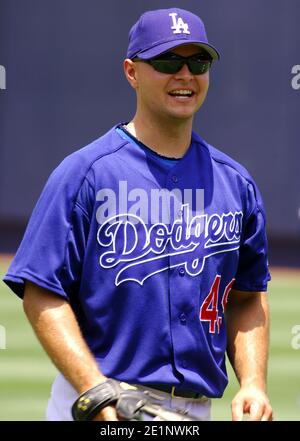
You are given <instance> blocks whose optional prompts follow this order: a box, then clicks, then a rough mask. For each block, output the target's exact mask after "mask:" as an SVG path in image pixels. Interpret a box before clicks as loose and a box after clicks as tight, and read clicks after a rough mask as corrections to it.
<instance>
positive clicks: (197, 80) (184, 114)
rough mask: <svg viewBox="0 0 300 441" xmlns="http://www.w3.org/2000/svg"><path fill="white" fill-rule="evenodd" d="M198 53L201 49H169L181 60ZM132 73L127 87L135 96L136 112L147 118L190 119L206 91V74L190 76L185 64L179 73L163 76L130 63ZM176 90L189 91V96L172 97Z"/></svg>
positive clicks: (148, 68) (142, 64)
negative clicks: (129, 86) (130, 88)
mask: <svg viewBox="0 0 300 441" xmlns="http://www.w3.org/2000/svg"><path fill="white" fill-rule="evenodd" d="M201 51H202V49H201V48H199V47H197V46H195V45H193V44H189V45H184V46H178V47H177V48H174V49H172V52H173V53H175V54H177V55H181V56H184V57H188V56H191V55H195V54H198V53H200V52H201ZM202 52H203V51H202ZM134 69H135V81H134V82H133V83H132V82H131V81H130V83H131V84H132V86H133V87H134V88H135V89H136V92H137V99H138V111H139V112H144V113H145V114H146V115H147V114H148V115H149V116H151V114H155V115H156V116H161V117H168V118H171V119H174V120H186V119H191V118H192V117H193V115H194V114H195V113H196V112H197V111H198V110H199V108H200V107H201V106H202V104H203V102H204V100H205V97H206V94H207V91H208V87H209V72H207V73H205V74H202V75H193V74H192V73H191V72H190V71H189V68H188V66H187V65H186V64H185V65H184V66H183V67H182V69H181V70H180V71H179V72H177V73H175V74H165V73H160V72H157V71H156V70H155V69H154V68H153V67H152V66H151V65H149V64H147V63H144V62H139V61H137V62H135V63H134ZM180 90H181V91H182V90H189V91H192V95H191V96H179V94H177V95H176V91H177V92H178V91H180ZM149 112H150V114H149Z"/></svg>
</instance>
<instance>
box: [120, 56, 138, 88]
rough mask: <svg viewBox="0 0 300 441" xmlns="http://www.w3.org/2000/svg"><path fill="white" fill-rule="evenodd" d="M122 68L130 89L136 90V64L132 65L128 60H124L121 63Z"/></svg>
mask: <svg viewBox="0 0 300 441" xmlns="http://www.w3.org/2000/svg"><path fill="white" fill-rule="evenodd" d="M123 68H124V73H125V76H126V78H127V81H128V82H129V84H130V85H131V87H133V89H135V90H136V89H137V87H138V81H137V77H138V75H137V69H136V63H134V62H133V61H132V60H130V59H129V58H126V60H124V63H123Z"/></svg>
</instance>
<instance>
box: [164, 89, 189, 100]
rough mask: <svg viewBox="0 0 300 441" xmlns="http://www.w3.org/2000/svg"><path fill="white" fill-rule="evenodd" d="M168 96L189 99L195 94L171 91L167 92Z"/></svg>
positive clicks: (184, 91)
mask: <svg viewBox="0 0 300 441" xmlns="http://www.w3.org/2000/svg"><path fill="white" fill-rule="evenodd" d="M169 95H170V96H172V97H175V98H185V99H186V98H191V97H192V96H193V95H195V92H193V91H192V90H187V89H178V90H172V91H171V92H169Z"/></svg>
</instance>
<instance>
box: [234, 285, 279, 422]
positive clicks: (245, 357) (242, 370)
mask: <svg viewBox="0 0 300 441" xmlns="http://www.w3.org/2000/svg"><path fill="white" fill-rule="evenodd" d="M226 323H227V333H228V345H227V353H228V357H229V360H230V362H231V364H232V367H233V369H234V371H235V374H236V376H237V379H238V381H239V383H240V390H239V392H238V393H237V394H236V396H235V397H234V399H233V401H232V419H233V420H234V421H239V420H242V419H243V414H244V413H250V419H251V420H254V421H260V420H262V421H270V420H272V418H273V416H272V413H273V412H272V408H271V405H270V403H269V399H268V397H267V394H266V382H267V363H268V348H269V307H268V301H267V294H266V293H264V292H244V291H236V290H232V291H231V292H230V294H229V298H228V303H227V306H226Z"/></svg>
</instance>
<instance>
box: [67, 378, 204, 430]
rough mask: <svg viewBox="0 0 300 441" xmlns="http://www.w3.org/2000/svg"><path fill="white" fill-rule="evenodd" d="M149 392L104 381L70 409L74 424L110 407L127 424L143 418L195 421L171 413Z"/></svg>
mask: <svg viewBox="0 0 300 441" xmlns="http://www.w3.org/2000/svg"><path fill="white" fill-rule="evenodd" d="M159 400H160V397H159V396H157V395H153V394H152V393H151V392H150V391H149V390H144V391H141V390H138V389H137V388H136V387H135V386H132V385H130V384H127V383H123V382H121V383H120V382H118V381H116V380H112V379H108V380H107V381H105V382H104V383H101V384H99V385H97V386H95V387H93V388H92V389H89V390H88V391H86V392H85V393H84V394H82V395H80V396H79V398H78V399H77V400H76V401H75V403H74V404H73V406H72V416H73V419H74V420H75V421H89V420H92V419H93V418H94V417H95V416H96V414H97V413H98V412H100V410H101V409H103V408H104V407H106V406H108V405H114V406H115V407H116V410H117V414H118V416H119V417H120V418H121V419H122V420H127V421H143V420H144V419H145V418H147V415H148V416H149V415H150V416H151V417H153V418H154V419H155V420H156V421H197V420H196V419H194V418H191V417H188V416H186V414H185V413H184V412H182V411H180V410H178V411H171V410H169V409H167V408H165V407H164V406H163V405H162V404H161V403H160V402H159Z"/></svg>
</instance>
